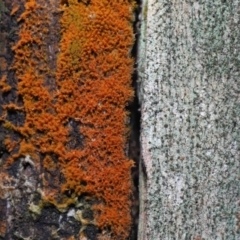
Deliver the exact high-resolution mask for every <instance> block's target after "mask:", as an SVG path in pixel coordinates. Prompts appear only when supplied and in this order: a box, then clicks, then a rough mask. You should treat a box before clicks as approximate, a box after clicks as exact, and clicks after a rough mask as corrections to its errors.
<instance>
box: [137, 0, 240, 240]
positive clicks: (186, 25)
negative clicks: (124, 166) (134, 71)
mask: <svg viewBox="0 0 240 240" xmlns="http://www.w3.org/2000/svg"><path fill="white" fill-rule="evenodd" d="M239 20H240V2H239V1H238V0H229V1H224V0H215V1H212V0H199V1H197V0H195V1H194V0H181V1H179V0H148V1H143V6H142V15H141V23H142V24H141V40H140V44H139V52H140V57H139V78H140V79H139V81H140V83H139V97H140V102H141V111H142V125H141V145H142V150H141V151H142V165H141V166H140V168H141V176H140V191H141V193H140V195H141V196H142V199H141V208H140V225H139V240H143V239H152V240H156V239H162V240H163V239H166V240H170V239H192V240H200V239H206V240H211V239H212V240H213V239H214V240H215V239H226V240H235V239H240V235H239V202H238V201H239V147H240V138H239V133H240V130H239V123H240V121H239V119H240V101H239V100H240V99H239V97H240V95H239V83H240V80H239V77H240V74H239V69H240V68H239V66H240V60H239V52H240V41H239V27H240V22H239Z"/></svg>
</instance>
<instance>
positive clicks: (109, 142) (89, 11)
mask: <svg viewBox="0 0 240 240" xmlns="http://www.w3.org/2000/svg"><path fill="white" fill-rule="evenodd" d="M134 9H135V2H134V0H114V1H108V0H101V1H98V0H91V1H89V0H13V1H11V0H6V1H4V0H0V29H1V31H0V67H1V68H0V239H39V240H41V239H61V240H73V239H81V240H86V239H89V240H96V239H99V240H100V239H104V240H106V239H111V240H114V239H116V240H118V239H128V238H129V236H130V235H133V234H134V233H133V231H132V230H131V228H132V222H133V221H132V215H133V214H134V212H133V211H132V212H131V207H132V205H133V204H132V199H133V194H132V179H131V169H132V168H133V165H134V162H133V161H132V160H131V159H130V158H129V157H128V156H127V138H128V136H129V135H130V134H129V131H128V127H127V124H128V122H129V113H128V112H127V110H126V106H127V105H128V103H129V102H130V101H131V99H132V98H133V89H132V87H131V76H132V73H133V63H134V60H133V58H132V57H131V48H132V46H133V44H134V34H133V26H132V24H133V20H134V19H133V12H134ZM11 31H13V33H12V37H11ZM131 213H132V215H131Z"/></svg>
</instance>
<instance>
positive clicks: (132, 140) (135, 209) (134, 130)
mask: <svg viewBox="0 0 240 240" xmlns="http://www.w3.org/2000/svg"><path fill="white" fill-rule="evenodd" d="M136 3H137V8H136V10H135V21H134V23H133V28H134V34H135V43H134V45H133V48H132V56H133V58H134V59H135V63H134V72H133V76H132V88H133V89H134V93H135V94H134V99H133V101H132V102H131V103H130V104H129V106H128V110H129V111H130V136H129V148H128V155H129V158H130V159H132V160H133V161H134V163H135V166H134V168H133V169H132V182H133V199H132V202H133V203H132V221H133V223H132V230H131V236H130V239H131V240H137V235H138V222H139V174H140V172H139V170H140V169H139V164H140V119H141V112H140V104H139V99H138V94H137V89H138V71H137V69H138V62H137V59H138V39H139V35H140V32H139V24H140V22H139V20H140V19H139V16H140V11H141V0H137V1H136Z"/></svg>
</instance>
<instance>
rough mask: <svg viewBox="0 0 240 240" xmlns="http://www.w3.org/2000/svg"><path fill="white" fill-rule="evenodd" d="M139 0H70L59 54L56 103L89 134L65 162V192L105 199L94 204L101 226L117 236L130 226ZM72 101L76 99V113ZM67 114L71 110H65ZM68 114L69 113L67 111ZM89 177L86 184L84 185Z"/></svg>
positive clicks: (113, 236) (121, 234) (64, 17)
mask: <svg viewBox="0 0 240 240" xmlns="http://www.w3.org/2000/svg"><path fill="white" fill-rule="evenodd" d="M133 8H134V2H133V1H124V0H122V1H108V0H103V1H97V0H95V1H94V0H93V1H90V2H89V4H84V3H82V2H79V1H75V0H71V1H68V7H66V8H65V9H64V13H63V17H62V19H61V24H62V40H61V43H60V49H61V51H60V54H59V57H58V65H57V66H58V71H57V73H56V76H57V85H58V89H59V94H58V102H57V103H56V106H57V107H58V108H59V109H60V108H61V109H62V112H64V111H65V110H63V108H65V109H66V108H67V109H68V116H70V117H71V118H73V119H79V123H80V126H81V133H82V134H83V135H84V137H85V142H84V149H83V150H82V151H81V152H82V153H81V155H82V156H79V157H78V158H77V161H76V160H75V158H74V157H70V156H69V158H68V161H67V162H66V163H64V162H63V165H64V167H63V169H64V170H63V172H64V175H65V176H66V183H65V184H64V185H63V190H67V189H73V190H74V191H75V192H76V193H77V194H79V195H80V194H82V193H87V194H90V195H92V196H94V197H96V198H97V199H100V200H101V203H100V204H98V205H95V206H94V209H95V212H97V213H99V214H96V215H95V217H96V220H97V224H98V226H99V227H100V228H101V229H109V228H110V229H111V231H112V234H113V235H112V239H114V238H116V239H126V238H127V236H128V234H129V230H130V226H131V218H130V204H131V203H130V193H131V192H130V189H131V180H130V178H131V177H130V169H131V167H132V166H133V162H132V161H131V160H129V159H127V158H126V156H125V152H124V148H125V144H126V133H127V129H126V126H125V122H126V118H127V113H126V110H125V106H126V104H127V102H128V101H129V100H130V99H131V97H132V96H133V92H132V89H131V87H130V86H131V74H132V71H133V60H132V59H131V57H130V56H129V50H130V49H131V47H132V45H133V41H134V37H133V32H132V26H131V16H132V11H133ZM67 99H74V101H73V102H72V103H71V104H72V109H74V110H75V111H71V110H70V109H69V107H68V105H69V102H68V101H67ZM64 114H66V113H65V112H64ZM64 114H63V115H64ZM82 180H84V181H85V182H86V184H85V185H84V186H81V185H80V184H79V183H80V182H81V181H82Z"/></svg>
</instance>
